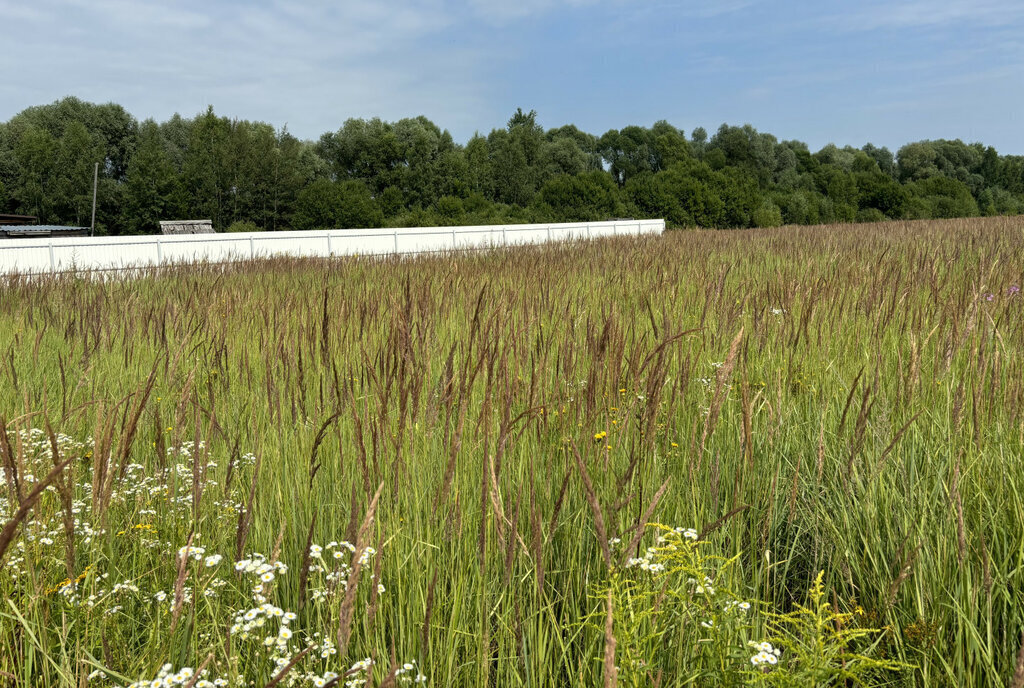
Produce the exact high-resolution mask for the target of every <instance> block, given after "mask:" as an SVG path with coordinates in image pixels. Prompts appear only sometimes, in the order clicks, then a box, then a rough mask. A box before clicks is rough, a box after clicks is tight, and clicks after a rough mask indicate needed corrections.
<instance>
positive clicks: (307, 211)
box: [294, 179, 381, 229]
mask: <svg viewBox="0 0 1024 688" xmlns="http://www.w3.org/2000/svg"><path fill="white" fill-rule="evenodd" d="M380 221H381V213H380V209H379V208H378V207H377V204H376V202H375V201H374V199H373V197H372V196H371V195H370V192H369V190H368V189H367V188H366V186H364V185H363V184H362V183H361V182H357V181H344V182H332V181H330V180H327V179H318V180H316V181H314V182H313V183H311V184H310V185H309V186H307V187H306V188H305V189H303V190H302V191H301V192H299V197H298V199H297V201H296V207H295V220H294V225H295V228H296V229H338V228H340V229H355V228H360V227H375V226H377V225H378V224H379V223H380Z"/></svg>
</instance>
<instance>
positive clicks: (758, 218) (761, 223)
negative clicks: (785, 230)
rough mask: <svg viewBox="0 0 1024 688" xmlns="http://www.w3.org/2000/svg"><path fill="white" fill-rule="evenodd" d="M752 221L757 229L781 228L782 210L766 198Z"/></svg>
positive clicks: (755, 212)
mask: <svg viewBox="0 0 1024 688" xmlns="http://www.w3.org/2000/svg"><path fill="white" fill-rule="evenodd" d="M752 220H753V223H754V226H755V227H779V226H781V225H782V210H780V209H779V206H777V205H775V204H774V203H772V202H771V201H770V200H768V199H767V198H766V199H765V200H764V201H763V202H762V203H761V205H760V206H759V207H758V208H757V210H755V211H754V215H753V217H752Z"/></svg>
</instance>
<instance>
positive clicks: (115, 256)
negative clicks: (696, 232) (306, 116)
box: [0, 220, 665, 273]
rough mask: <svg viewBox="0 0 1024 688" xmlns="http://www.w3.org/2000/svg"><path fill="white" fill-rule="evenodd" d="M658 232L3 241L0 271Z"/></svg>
mask: <svg viewBox="0 0 1024 688" xmlns="http://www.w3.org/2000/svg"><path fill="white" fill-rule="evenodd" d="M663 231H665V221H664V220H612V221H607V222H569V223H559V224H550V225H539V224H535V225H485V226H477V227H412V228H403V229H329V230H322V231H309V232H239V233H236V234H190V235H177V236H173V235H169V236H163V235H147V236H123V237H100V238H82V237H66V238H60V237H46V238H32V239H0V273H11V272H20V273H45V272H61V271H66V270H118V269H124V268H137V267H146V266H151V265H161V264H164V263H177V262H188V261H209V262H221V261H230V260H239V259H246V258H258V257H267V256H275V255H293V256H324V257H327V256H345V255H354V254H359V255H392V254H418V253H429V252H435V251H451V250H464V249H478V248H488V247H497V246H510V245H516V244H533V243H541V242H546V241H564V240H568V239H582V238H597V237H606V236H617V235H628V234H633V235H638V234H661V233H662V232H663Z"/></svg>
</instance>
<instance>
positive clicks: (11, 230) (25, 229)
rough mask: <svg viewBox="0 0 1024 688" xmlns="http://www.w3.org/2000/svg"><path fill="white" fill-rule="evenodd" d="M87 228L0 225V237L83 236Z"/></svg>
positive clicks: (86, 232) (87, 231) (87, 230)
mask: <svg viewBox="0 0 1024 688" xmlns="http://www.w3.org/2000/svg"><path fill="white" fill-rule="evenodd" d="M88 233H89V228H88V227H66V226H64V225H0V236H5V237H8V238H10V237H38V236H52V235H54V234H58V235H66V236H67V235H70V236H75V235H85V234H88Z"/></svg>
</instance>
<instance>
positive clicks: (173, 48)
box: [0, 0, 1024, 154]
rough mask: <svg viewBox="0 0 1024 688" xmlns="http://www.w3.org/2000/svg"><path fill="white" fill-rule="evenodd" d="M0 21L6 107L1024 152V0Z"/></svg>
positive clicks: (170, 4) (458, 6)
mask: <svg viewBox="0 0 1024 688" xmlns="http://www.w3.org/2000/svg"><path fill="white" fill-rule="evenodd" d="M0 27H2V31H3V41H2V42H0V74H2V78H0V120H6V119H8V118H10V117H11V116H12V115H13V114H15V113H17V112H18V111H20V110H21V109H23V108H25V107H27V106H30V105H38V104H43V103H48V102H52V101H53V100H56V99H58V98H60V97H62V96H65V95H77V96H79V97H80V98H84V99H86V100H91V101H96V102H106V101H114V102H117V103H120V104H122V105H124V106H125V107H126V108H127V109H128V110H129V111H130V112H132V114H134V115H135V116H136V117H138V118H139V119H143V118H146V117H154V118H156V119H158V120H163V119H166V118H167V117H169V116H170V115H171V114H173V113H174V112H181V113H182V114H184V115H194V114H196V113H197V112H200V111H202V110H204V109H205V107H206V105H207V104H212V105H213V106H214V107H215V109H216V111H217V112H218V113H219V114H223V115H228V116H231V117H239V118H247V119H258V120H263V121H267V122H270V123H272V124H274V125H276V126H282V125H285V124H287V126H288V128H289V130H290V131H292V132H293V133H294V134H296V135H298V136H300V137H303V138H316V137H318V136H319V135H320V134H321V133H323V132H324V131H328V130H334V129H337V128H338V127H339V126H340V125H341V124H342V123H343V122H344V120H345V119H347V118H349V117H374V116H379V117H383V118H385V119H389V120H393V119H398V118H400V117H405V116H415V115H419V114H425V115H427V116H428V117H430V118H431V119H432V120H434V121H435V122H436V123H438V124H439V125H440V126H441V127H443V128H447V129H449V130H450V131H451V132H452V134H453V135H454V136H455V138H456V139H457V140H459V141H463V142H464V141H465V140H466V139H468V138H469V136H471V135H472V134H473V132H474V131H478V130H479V131H481V132H484V133H486V132H487V131H489V130H490V129H491V128H493V127H500V126H503V125H504V123H505V121H506V120H507V119H508V117H509V116H510V114H511V113H512V112H513V111H514V110H515V108H516V107H522V108H523V109H525V110H529V109H535V110H537V112H538V115H539V120H540V122H541V123H542V124H543V125H544V126H546V127H552V126H559V125H562V124H565V123H574V124H576V125H577V126H579V127H581V128H582V129H585V130H587V131H590V132H592V133H596V134H601V133H603V132H604V131H606V130H608V129H611V128H620V127H623V126H626V125H628V124H643V125H650V124H652V123H653V122H655V121H657V120H659V119H666V120H668V121H669V122H671V123H672V124H674V125H676V126H677V127H680V128H682V129H683V130H684V131H685V132H686V133H687V134H688V135H689V133H690V132H691V131H692V129H693V128H694V127H697V126H703V127H704V128H705V129H707V130H708V132H709V134H710V133H713V132H714V130H715V129H716V128H717V127H718V125H719V124H721V123H722V122H728V123H730V124H744V123H750V124H752V125H754V126H755V127H757V128H758V129H760V130H763V131H768V132H771V133H773V134H775V135H776V136H778V137H779V138H780V139H800V140H802V141H806V142H807V143H808V144H809V145H810V146H811V148H812V149H817V148H819V147H821V146H822V145H824V144H826V143H829V142H834V143H837V144H839V145H845V144H853V145H857V146H860V145H863V144H864V143H867V142H869V141H870V142H872V143H875V144H876V145H886V146H889V147H890V148H892V149H893V150H895V149H896V148H898V147H899V146H900V145H902V144H903V143H906V142H909V141H913V140H919V139H923V138H943V137H944V138H961V139H964V140H966V141H982V142H984V143H986V144H990V145H994V146H995V147H996V148H997V149H998V150H999V151H1000V152H1001V153H1015V154H1024V88H1022V87H1024V2H1022V1H1021V0H933V1H929V2H925V1H923V0H910V1H906V2H899V1H890V2H884V1H879V0H868V1H866V2H857V1H854V2H850V1H849V0H847V1H845V2H832V1H831V0H823V1H800V2H789V3H768V2H755V1H753V0H751V1H747V0H705V1H703V2H690V1H689V0H683V1H678V2H666V1H659V0H652V1H650V2H640V1H636V0H507V1H503V0H464V1H462V2H456V1H455V0H378V1H375V0H315V1H312V2H304V1H301V0H291V1H277V0H269V1H268V0H255V1H254V2H240V1H238V0H186V1H184V2H175V1H173V0H167V1H165V2H149V1H148V0H145V1H143V0H0Z"/></svg>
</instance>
